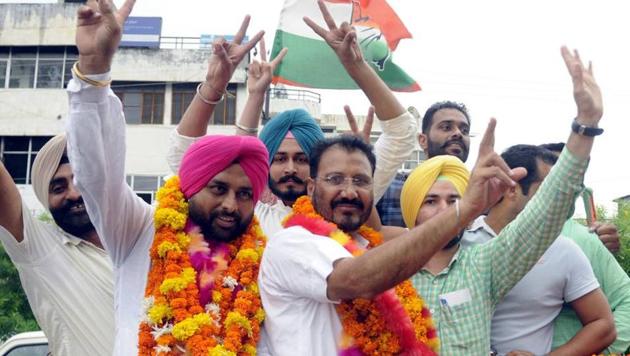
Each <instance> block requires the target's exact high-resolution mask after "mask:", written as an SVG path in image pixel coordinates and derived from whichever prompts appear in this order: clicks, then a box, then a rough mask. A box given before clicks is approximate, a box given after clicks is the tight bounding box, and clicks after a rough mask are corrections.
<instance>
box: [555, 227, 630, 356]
mask: <svg viewBox="0 0 630 356" xmlns="http://www.w3.org/2000/svg"><path fill="white" fill-rule="evenodd" d="M562 235H563V236H565V237H567V238H569V239H571V240H573V242H575V243H576V244H577V245H578V246H580V248H581V249H582V251H583V252H584V254H585V255H586V257H587V258H588V259H589V261H590V262H591V267H593V272H594V273H595V277H596V278H597V280H598V281H599V284H600V287H601V289H602V292H604V295H606V298H607V299H608V304H610V308H611V309H612V312H613V316H614V318H615V327H616V328H617V340H615V342H613V343H612V345H610V346H609V347H608V348H607V349H606V350H605V353H616V354H623V353H624V352H626V350H627V349H628V347H630V277H628V275H627V274H626V272H624V270H623V268H621V266H620V265H619V263H618V262H617V260H616V259H615V257H614V256H613V255H612V254H611V253H610V251H608V249H607V248H606V246H604V244H602V242H601V241H599V237H597V235H596V234H593V233H590V232H589V231H588V228H587V227H586V226H584V225H582V224H580V223H578V222H577V221H575V220H568V221H567V222H566V224H564V229H562ZM581 328H582V323H581V322H580V319H579V318H578V317H577V315H576V314H575V312H574V311H573V309H572V308H571V306H569V305H565V306H564V308H562V311H561V312H560V315H558V317H557V318H556V321H555V325H554V335H553V347H552V348H553V349H555V348H558V347H560V346H562V345H564V344H566V343H567V342H568V341H569V340H571V338H572V337H573V336H575V334H577V333H578V331H580V329H581Z"/></svg>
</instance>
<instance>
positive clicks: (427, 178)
mask: <svg viewBox="0 0 630 356" xmlns="http://www.w3.org/2000/svg"><path fill="white" fill-rule="evenodd" d="M440 177H443V178H444V179H446V180H448V181H449V182H451V183H453V185H454V186H455V189H456V190H457V192H458V193H459V194H460V195H463V194H464V191H465V190H466V186H467V185H468V178H469V177H470V173H469V172H468V169H467V168H466V166H465V165H464V163H462V161H461V160H460V159H459V158H457V157H455V156H447V155H444V156H435V157H433V158H431V159H429V160H427V161H425V162H423V163H422V164H420V165H419V166H418V167H416V169H414V170H413V172H411V175H410V176H409V178H407V181H406V182H405V184H404V185H403V188H402V192H401V194H400V207H401V210H402V216H403V220H404V221H405V225H407V227H408V228H410V229H411V228H412V227H414V226H415V225H416V217H417V216H418V211H420V207H421V206H422V202H423V201H424V197H425V196H426V195H427V193H428V192H429V189H431V187H432V186H433V183H435V181H436V180H437V179H438V178H440Z"/></svg>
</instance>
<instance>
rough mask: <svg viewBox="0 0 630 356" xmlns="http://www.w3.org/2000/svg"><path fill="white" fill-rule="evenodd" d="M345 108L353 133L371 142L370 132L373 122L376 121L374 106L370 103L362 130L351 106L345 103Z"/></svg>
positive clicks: (366, 141) (364, 140)
mask: <svg viewBox="0 0 630 356" xmlns="http://www.w3.org/2000/svg"><path fill="white" fill-rule="evenodd" d="M343 110H344V111H345V112H346V117H347V118H348V124H350V130H352V134H353V135H354V136H357V137H359V138H360V139H362V140H363V142H365V143H370V133H372V124H373V123H374V106H371V105H370V108H369V109H368V113H367V116H366V117H365V124H363V130H361V131H359V125H358V124H357V119H356V118H355V117H354V114H353V113H352V110H350V106H348V105H344V107H343Z"/></svg>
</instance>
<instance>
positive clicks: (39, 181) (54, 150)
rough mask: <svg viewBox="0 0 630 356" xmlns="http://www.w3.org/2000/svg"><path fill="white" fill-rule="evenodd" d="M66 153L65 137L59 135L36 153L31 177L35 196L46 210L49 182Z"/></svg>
mask: <svg viewBox="0 0 630 356" xmlns="http://www.w3.org/2000/svg"><path fill="white" fill-rule="evenodd" d="M65 151H66V135H64V134H61V135H57V136H55V137H53V138H51V139H50V140H49V141H48V142H47V143H46V144H45V145H44V147H42V148H41V149H40V150H39V153H37V157H35V161H34V162H33V168H32V170H31V177H32V183H33V190H34V191H35V196H36V197H37V200H39V202H40V203H42V205H43V206H44V207H45V208H46V209H48V208H49V206H48V188H49V186H50V180H51V179H52V177H53V176H54V175H55V173H56V172H57V169H58V168H59V162H60V161H61V157H63V155H64V152H65Z"/></svg>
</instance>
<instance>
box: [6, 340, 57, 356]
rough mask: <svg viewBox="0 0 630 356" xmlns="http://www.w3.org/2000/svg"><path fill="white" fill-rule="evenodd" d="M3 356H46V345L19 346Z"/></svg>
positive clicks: (47, 353)
mask: <svg viewBox="0 0 630 356" xmlns="http://www.w3.org/2000/svg"><path fill="white" fill-rule="evenodd" d="M4 355H5V356H47V355H49V352H48V344H41V343H40V344H29V345H19V346H16V347H14V348H12V349H11V350H9V351H8V352H7V353H6V354H4Z"/></svg>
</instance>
